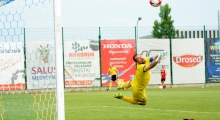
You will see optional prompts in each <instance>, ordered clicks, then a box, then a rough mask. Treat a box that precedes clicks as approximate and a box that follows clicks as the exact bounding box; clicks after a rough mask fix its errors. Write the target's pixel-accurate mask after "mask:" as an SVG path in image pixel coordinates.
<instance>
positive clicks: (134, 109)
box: [0, 87, 220, 120]
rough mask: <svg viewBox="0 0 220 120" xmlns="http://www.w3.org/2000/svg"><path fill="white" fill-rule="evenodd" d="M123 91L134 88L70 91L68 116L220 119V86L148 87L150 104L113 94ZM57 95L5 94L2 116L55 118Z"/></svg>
mask: <svg viewBox="0 0 220 120" xmlns="http://www.w3.org/2000/svg"><path fill="white" fill-rule="evenodd" d="M119 92H120V93H122V94H123V95H126V96H131V90H120V91H116V90H115V91H89V92H67V93H65V119H66V120H183V119H190V118H194V120H220V87H206V88H199V87H198V88H167V89H164V90H161V89H153V88H151V89H147V96H148V103H147V105H146V106H139V105H133V104H130V103H127V102H125V101H122V100H119V99H116V98H113V94H115V93H119ZM34 98H35V99H34ZM55 98H56V97H55V96H54V93H51V94H49V93H41V94H35V95H34V94H14V95H13V94H9V95H5V94H1V99H0V115H1V116H0V117H1V120H38V119H39V120H41V119H40V118H43V120H54V118H55V114H52V115H51V113H54V112H55V110H56V105H55V104H56V100H55ZM35 100H36V101H35ZM54 101H55V102H54ZM33 103H34V104H33ZM47 108H52V109H49V110H48V109H47ZM51 110H52V111H51ZM47 114H48V116H46V115H47ZM37 116H38V117H37ZM37 118H38V119H37Z"/></svg>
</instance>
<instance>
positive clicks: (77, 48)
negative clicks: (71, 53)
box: [72, 42, 88, 53]
mask: <svg viewBox="0 0 220 120" xmlns="http://www.w3.org/2000/svg"><path fill="white" fill-rule="evenodd" d="M72 49H73V50H75V53H76V52H78V51H84V50H87V49H88V46H81V45H80V44H79V43H78V42H74V43H72Z"/></svg>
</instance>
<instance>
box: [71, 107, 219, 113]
mask: <svg viewBox="0 0 220 120" xmlns="http://www.w3.org/2000/svg"><path fill="white" fill-rule="evenodd" d="M72 107H73V108H89V107H91V108H100V107H102V108H121V109H125V108H126V109H128V108H129V109H143V110H155V111H166V112H185V113H199V114H220V112H199V111H186V110H168V109H155V108H138V107H118V106H72ZM143 107H144V106H143ZM70 109H71V108H70Z"/></svg>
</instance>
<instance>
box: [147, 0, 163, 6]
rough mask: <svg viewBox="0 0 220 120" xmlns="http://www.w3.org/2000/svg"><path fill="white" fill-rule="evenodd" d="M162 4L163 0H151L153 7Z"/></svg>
mask: <svg viewBox="0 0 220 120" xmlns="http://www.w3.org/2000/svg"><path fill="white" fill-rule="evenodd" d="M161 4H162V0H150V5H151V6H153V7H158V6H160V5H161Z"/></svg>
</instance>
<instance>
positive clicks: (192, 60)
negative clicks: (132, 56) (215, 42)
mask: <svg viewBox="0 0 220 120" xmlns="http://www.w3.org/2000/svg"><path fill="white" fill-rule="evenodd" d="M202 60H203V56H200V55H191V54H186V55H182V56H174V57H173V61H174V62H175V63H176V64H178V65H180V66H182V67H194V66H196V65H198V64H199V63H201V62H202Z"/></svg>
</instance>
